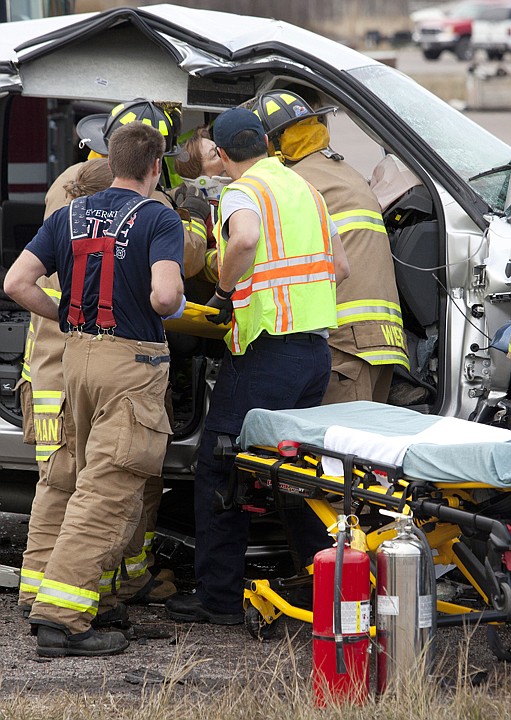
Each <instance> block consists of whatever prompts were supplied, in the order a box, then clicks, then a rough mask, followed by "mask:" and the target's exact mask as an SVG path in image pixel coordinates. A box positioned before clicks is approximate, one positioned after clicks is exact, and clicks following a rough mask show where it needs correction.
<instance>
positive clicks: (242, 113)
mask: <svg viewBox="0 0 511 720" xmlns="http://www.w3.org/2000/svg"><path fill="white" fill-rule="evenodd" d="M245 130H253V131H254V132H255V133H256V136H257V137H256V138H255V139H254V142H252V143H250V145H255V144H256V143H257V142H258V141H260V140H264V135H265V133H264V128H263V125H262V123H261V121H260V120H259V118H258V117H257V115H254V113H253V112H252V111H251V110H247V108H231V109H230V110H225V111H224V112H223V113H222V114H221V115H219V116H218V117H217V119H216V120H215V124H214V125H213V140H214V141H215V143H216V145H217V146H218V147H221V148H239V147H247V144H246V142H244V143H240V142H236V138H237V137H238V135H239V134H240V133H242V132H244V131H245Z"/></svg>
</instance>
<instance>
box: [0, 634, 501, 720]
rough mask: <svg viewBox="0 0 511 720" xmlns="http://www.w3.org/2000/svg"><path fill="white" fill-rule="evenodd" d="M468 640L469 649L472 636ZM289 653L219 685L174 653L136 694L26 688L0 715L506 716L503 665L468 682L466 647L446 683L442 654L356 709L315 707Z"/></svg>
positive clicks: (182, 719) (82, 719)
mask: <svg viewBox="0 0 511 720" xmlns="http://www.w3.org/2000/svg"><path fill="white" fill-rule="evenodd" d="M466 640H467V642H466V643H465V647H466V648H468V646H469V642H470V637H469V636H467V638H466ZM293 654H294V653H293V639H292V638H291V639H290V638H287V642H284V643H282V644H281V645H280V646H277V647H276V646H273V647H272V646H271V645H268V657H267V659H266V660H264V661H262V662H261V663H260V664H259V665H258V666H257V668H256V669H255V670H254V667H253V666H252V667H251V668H250V669H249V667H248V665H247V664H246V663H244V664H240V666H239V668H238V672H237V673H236V674H235V676H234V679H233V680H231V681H230V683H229V684H226V683H225V681H222V680H219V683H218V685H210V686H209V687H207V686H204V685H201V683H200V681H199V680H198V679H199V678H200V670H201V665H202V663H204V662H207V661H206V660H202V659H200V658H198V657H192V658H190V657H188V659H185V658H184V657H183V656H182V655H181V654H179V653H178V654H177V656H176V657H175V659H174V660H173V662H172V664H171V665H170V666H169V667H168V669H167V672H166V681H165V683H164V684H163V685H157V686H151V685H149V684H148V685H146V686H145V687H143V688H142V690H141V695H140V699H138V700H133V699H130V700H126V698H123V697H122V696H119V695H116V696H113V695H111V694H109V693H108V692H106V691H104V692H103V693H98V694H95V695H86V694H83V693H81V694H73V693H68V692H63V693H59V694H56V693H53V694H52V695H51V696H45V695H40V694H39V695H38V696H37V697H33V696H32V695H31V693H30V691H28V690H27V691H25V692H20V693H19V694H18V695H17V696H16V697H13V698H10V699H7V700H1V699H0V720H112V718H115V719H116V720H135V719H136V720H138V719H139V718H143V719H145V718H147V719H148V720H174V719H175V720H239V719H240V718H243V720H316V718H317V719H318V720H319V719H321V720H334V719H335V720H376V719H378V720H379V719H380V718H382V719H383V718H385V720H433V719H434V720H482V719H483V718H499V720H508V719H509V720H511V689H510V688H509V687H508V684H509V683H508V682H507V679H508V678H507V677H506V676H505V675H506V674H505V668H504V672H503V674H504V677H503V675H502V674H500V675H499V677H498V678H497V677H496V676H494V677H492V678H490V680H488V681H487V682H486V683H485V684H484V685H481V686H479V687H472V685H471V682H470V677H471V671H473V668H470V667H469V662H468V650H467V652H464V651H462V652H461V653H460V654H459V659H458V667H457V671H456V672H455V673H454V680H453V681H451V684H450V686H449V687H447V688H446V687H445V686H444V685H443V684H442V683H441V682H440V681H439V679H440V678H441V677H442V676H443V673H442V671H441V668H442V659H440V662H438V663H437V671H436V678H435V679H431V678H427V677H426V674H425V672H424V669H423V668H422V667H421V663H420V662H419V663H418V666H417V667H416V668H413V669H411V671H410V673H409V674H407V675H406V676H402V677H399V678H398V679H397V681H396V682H395V683H394V685H393V687H392V688H391V689H389V690H388V691H387V692H386V693H385V695H383V696H381V697H376V696H374V695H371V696H370V697H369V699H368V701H367V702H366V704H365V705H364V706H362V707H356V706H351V705H342V704H340V703H339V702H336V701H335V700H334V699H333V700H332V702H331V703H329V704H328V706H327V707H326V708H317V707H316V706H315V704H314V699H313V696H312V690H311V684H310V681H309V679H308V678H303V677H300V674H299V672H298V668H297V667H296V666H294V664H293ZM290 658H291V660H290ZM276 660H277V662H275V661H276ZM439 668H440V669H439ZM472 674H473V673H472ZM450 675H451V678H452V677H453V674H452V670H451V672H450Z"/></svg>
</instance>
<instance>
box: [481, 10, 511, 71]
mask: <svg viewBox="0 0 511 720" xmlns="http://www.w3.org/2000/svg"><path fill="white" fill-rule="evenodd" d="M472 47H473V49H474V51H475V50H484V51H485V52H486V54H487V56H488V60H502V58H503V57H504V54H505V53H506V52H509V51H511V2H510V3H509V4H508V5H505V6H502V7H488V8H485V9H484V11H483V12H482V13H481V15H480V17H479V18H478V19H477V20H474V22H473V23H472Z"/></svg>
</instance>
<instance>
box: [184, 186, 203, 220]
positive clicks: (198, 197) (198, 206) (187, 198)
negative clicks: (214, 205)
mask: <svg viewBox="0 0 511 720" xmlns="http://www.w3.org/2000/svg"><path fill="white" fill-rule="evenodd" d="M176 200H177V203H178V206H179V207H181V208H184V209H185V210H188V212H189V213H190V215H192V216H193V217H197V218H199V220H202V221H203V222H206V220H207V219H208V217H209V214H210V207H209V203H208V201H207V200H206V198H205V197H204V195H203V194H202V192H201V191H200V190H199V188H196V187H194V186H193V185H191V186H190V187H189V188H187V190H186V193H185V194H184V196H183V195H181V197H179V196H176Z"/></svg>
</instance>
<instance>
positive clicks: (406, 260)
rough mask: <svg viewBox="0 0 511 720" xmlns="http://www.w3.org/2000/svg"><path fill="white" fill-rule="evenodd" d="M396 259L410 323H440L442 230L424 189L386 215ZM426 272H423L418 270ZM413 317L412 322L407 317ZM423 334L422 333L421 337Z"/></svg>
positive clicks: (407, 195) (406, 196)
mask: <svg viewBox="0 0 511 720" xmlns="http://www.w3.org/2000/svg"><path fill="white" fill-rule="evenodd" d="M383 219H384V222H385V226H386V228H387V232H388V235H389V240H390V246H391V249H392V254H393V256H394V266H395V272H396V282H397V286H398V288H399V293H400V297H401V301H402V305H403V306H404V307H403V313H404V315H405V326H406V324H407V322H406V321H407V319H409V320H410V319H413V320H415V322H416V323H418V325H419V326H420V327H421V328H425V327H428V326H429V325H433V324H434V323H436V322H437V321H438V312H439V308H438V286H437V282H436V280H435V278H434V276H433V273H434V270H429V271H428V270H426V268H436V267H438V264H439V252H438V244H439V229H438V220H437V219H436V217H435V213H434V209H433V201H432V199H431V196H430V194H429V192H428V190H427V189H426V188H425V187H424V186H423V185H417V186H415V187H412V188H410V189H409V190H407V192H405V193H404V195H402V196H401V197H400V198H399V199H398V200H397V201H396V202H394V203H393V204H392V205H390V207H388V208H387V210H386V211H385V212H384V214H383ZM416 268H424V270H421V269H416ZM407 311H408V315H410V314H411V316H412V318H410V317H408V318H407V317H406V314H407ZM419 334H420V333H419Z"/></svg>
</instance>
